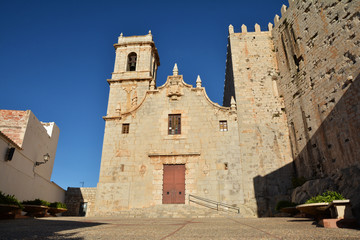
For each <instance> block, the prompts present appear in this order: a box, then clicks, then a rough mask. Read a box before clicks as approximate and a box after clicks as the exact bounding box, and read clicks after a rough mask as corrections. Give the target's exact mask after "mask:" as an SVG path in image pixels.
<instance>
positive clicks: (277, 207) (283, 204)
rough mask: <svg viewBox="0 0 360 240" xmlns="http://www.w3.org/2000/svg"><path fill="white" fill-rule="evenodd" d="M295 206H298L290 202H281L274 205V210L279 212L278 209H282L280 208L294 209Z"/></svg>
mask: <svg viewBox="0 0 360 240" xmlns="http://www.w3.org/2000/svg"><path fill="white" fill-rule="evenodd" d="M296 205H298V204H297V203H293V202H290V201H286V200H282V201H279V202H278V203H277V204H276V207H275V209H276V211H280V209H282V208H286V207H295V206H296Z"/></svg>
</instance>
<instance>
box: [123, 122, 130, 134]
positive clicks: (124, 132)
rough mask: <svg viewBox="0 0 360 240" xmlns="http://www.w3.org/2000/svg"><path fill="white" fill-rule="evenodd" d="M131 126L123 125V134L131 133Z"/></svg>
mask: <svg viewBox="0 0 360 240" xmlns="http://www.w3.org/2000/svg"><path fill="white" fill-rule="evenodd" d="M129 128H130V124H129V123H123V125H122V134H128V133H129Z"/></svg>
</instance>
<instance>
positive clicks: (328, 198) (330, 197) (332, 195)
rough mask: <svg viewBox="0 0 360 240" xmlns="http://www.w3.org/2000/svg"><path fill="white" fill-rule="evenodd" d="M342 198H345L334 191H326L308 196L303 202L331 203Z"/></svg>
mask: <svg viewBox="0 0 360 240" xmlns="http://www.w3.org/2000/svg"><path fill="white" fill-rule="evenodd" d="M344 199H345V198H344V197H343V196H342V195H341V194H340V193H337V192H335V191H326V192H324V193H323V194H320V195H317V196H315V197H312V198H310V199H309V200H307V201H306V202H305V203H322V202H327V203H331V202H332V201H334V200H344Z"/></svg>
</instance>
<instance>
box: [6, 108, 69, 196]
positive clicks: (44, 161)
mask: <svg viewBox="0 0 360 240" xmlns="http://www.w3.org/2000/svg"><path fill="white" fill-rule="evenodd" d="M59 133H60V130H59V128H58V127H57V126H56V124H55V123H53V122H51V123H43V122H40V121H39V120H38V119H37V118H36V117H35V115H34V114H33V113H32V112H31V111H30V110H27V111H16V110H0V191H2V192H3V193H5V194H10V195H15V197H16V198H17V199H19V200H21V201H22V200H33V199H36V198H40V199H43V200H46V201H49V202H55V201H58V202H64V198H65V190H64V189H62V188H61V187H59V186H58V185H56V184H55V183H54V182H51V181H50V178H51V173H52V169H53V166H54V159H55V154H56V148H57V143H58V138H59Z"/></svg>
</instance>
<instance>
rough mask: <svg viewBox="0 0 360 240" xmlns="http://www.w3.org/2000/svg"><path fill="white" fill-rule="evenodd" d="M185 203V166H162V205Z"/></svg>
mask: <svg viewBox="0 0 360 240" xmlns="http://www.w3.org/2000/svg"><path fill="white" fill-rule="evenodd" d="M184 203H185V164H164V173H163V204H184Z"/></svg>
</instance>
